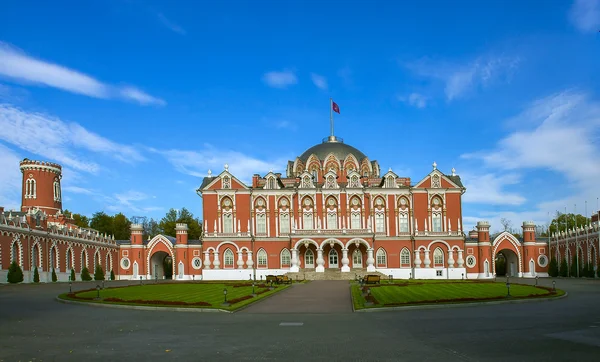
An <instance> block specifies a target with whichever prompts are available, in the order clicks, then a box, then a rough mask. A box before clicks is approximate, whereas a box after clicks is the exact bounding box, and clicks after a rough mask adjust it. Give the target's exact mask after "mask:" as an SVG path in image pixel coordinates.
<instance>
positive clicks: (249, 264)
mask: <svg viewBox="0 0 600 362" xmlns="http://www.w3.org/2000/svg"><path fill="white" fill-rule="evenodd" d="M253 265H254V260H252V252H251V251H250V250H248V256H247V259H246V266H247V267H248V269H252V266H253Z"/></svg>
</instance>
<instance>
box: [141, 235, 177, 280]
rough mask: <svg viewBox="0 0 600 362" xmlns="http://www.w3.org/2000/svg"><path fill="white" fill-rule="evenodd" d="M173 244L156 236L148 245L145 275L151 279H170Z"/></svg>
mask: <svg viewBox="0 0 600 362" xmlns="http://www.w3.org/2000/svg"><path fill="white" fill-rule="evenodd" d="M173 259H174V252H173V243H172V241H171V240H169V239H168V238H167V237H165V236H163V235H157V236H155V237H154V239H152V240H150V242H149V243H148V261H147V265H146V273H147V274H148V275H149V277H150V278H152V279H155V278H156V279H171V278H172V277H173V274H174V267H173Z"/></svg>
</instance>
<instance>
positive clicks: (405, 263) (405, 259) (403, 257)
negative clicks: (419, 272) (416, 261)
mask: <svg viewBox="0 0 600 362" xmlns="http://www.w3.org/2000/svg"><path fill="white" fill-rule="evenodd" d="M400 267H401V268H410V251H409V250H408V249H407V248H404V249H402V251H400Z"/></svg>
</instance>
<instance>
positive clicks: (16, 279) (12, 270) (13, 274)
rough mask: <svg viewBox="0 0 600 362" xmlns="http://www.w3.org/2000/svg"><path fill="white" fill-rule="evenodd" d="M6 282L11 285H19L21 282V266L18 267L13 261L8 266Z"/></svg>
mask: <svg viewBox="0 0 600 362" xmlns="http://www.w3.org/2000/svg"><path fill="white" fill-rule="evenodd" d="M6 280H7V281H8V282H9V283H12V284H16V283H21V282H22V281H23V269H21V266H19V264H17V262H16V261H13V262H12V263H11V264H10V267H9V268H8V275H7V276H6Z"/></svg>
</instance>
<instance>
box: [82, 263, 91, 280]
mask: <svg viewBox="0 0 600 362" xmlns="http://www.w3.org/2000/svg"><path fill="white" fill-rule="evenodd" d="M81 280H83V281H84V282H89V281H90V280H92V276H91V275H90V271H89V270H88V268H87V267H86V266H84V267H83V269H81Z"/></svg>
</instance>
